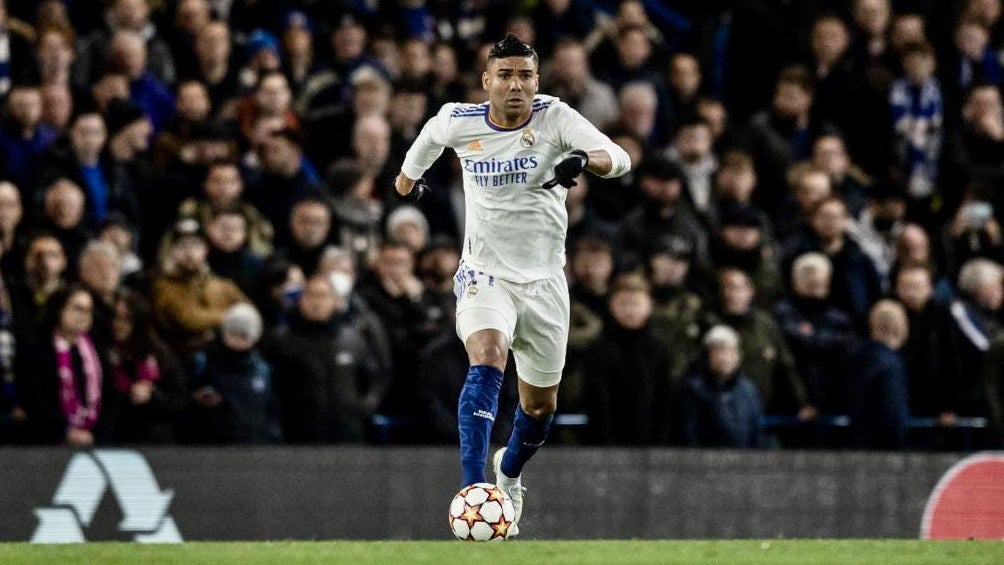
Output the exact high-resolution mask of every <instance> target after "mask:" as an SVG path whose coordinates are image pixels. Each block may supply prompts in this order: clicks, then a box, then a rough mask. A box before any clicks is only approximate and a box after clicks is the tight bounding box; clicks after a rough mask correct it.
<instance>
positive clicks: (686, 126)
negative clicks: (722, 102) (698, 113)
mask: <svg viewBox="0 0 1004 565" xmlns="http://www.w3.org/2000/svg"><path fill="white" fill-rule="evenodd" d="M712 141H713V140H712V138H711V128H710V127H709V126H708V124H707V123H705V122H703V121H701V120H699V119H691V120H686V121H683V122H682V123H681V124H680V127H679V129H677V130H676V136H675V138H674V140H673V144H672V145H671V146H670V147H669V150H668V151H667V152H666V156H667V157H669V159H670V160H672V161H673V162H674V163H676V165H677V166H678V167H680V170H681V171H683V175H684V178H685V179H686V181H687V182H686V185H687V200H688V201H689V202H690V203H691V205H692V206H693V207H694V210H695V211H696V212H697V213H698V214H700V215H701V216H702V217H705V216H706V215H707V214H708V210H709V209H710V207H711V203H712V202H711V201H712V195H711V181H712V178H713V177H714V175H715V173H716V172H717V171H718V159H717V158H716V157H715V155H714V153H713V152H712V149H713V144H712Z"/></svg>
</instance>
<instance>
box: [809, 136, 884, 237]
mask: <svg viewBox="0 0 1004 565" xmlns="http://www.w3.org/2000/svg"><path fill="white" fill-rule="evenodd" d="M812 164H813V165H815V166H816V167H817V168H819V169H822V170H823V171H825V172H826V174H828V175H829V176H830V185H831V186H832V188H833V193H834V194H837V195H839V196H840V197H841V198H843V199H844V202H846V203H847V207H848V209H850V212H851V215H853V216H854V217H857V216H858V215H860V214H861V211H862V210H863V209H864V206H865V200H866V197H867V193H868V192H869V189H870V188H871V185H872V179H871V178H870V177H869V176H868V175H866V174H865V173H864V171H862V170H861V169H860V168H859V167H857V166H856V165H854V164H853V163H852V162H851V157H850V155H848V153H847V147H846V144H845V143H844V140H843V139H842V138H841V137H840V136H839V135H821V136H819V137H818V138H816V142H815V143H814V144H813V146H812Z"/></svg>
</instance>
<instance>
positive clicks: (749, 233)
mask: <svg viewBox="0 0 1004 565" xmlns="http://www.w3.org/2000/svg"><path fill="white" fill-rule="evenodd" d="M766 221H767V219H766V218H765V217H764V215H763V213H762V212H760V211H759V210H757V209H755V208H752V207H729V208H726V209H725V210H723V212H722V214H721V219H720V220H719V222H720V226H719V230H718V233H717V234H716V236H715V238H714V239H713V240H712V241H711V256H712V258H713V259H714V261H715V264H716V265H717V266H718V267H719V268H721V267H733V268H737V269H740V270H742V271H743V272H744V273H746V276H748V277H750V278H751V279H752V281H753V284H754V286H756V288H757V293H758V294H759V296H758V298H757V303H758V304H762V305H767V304H773V303H774V302H776V300H777V298H778V297H780V296H781V294H783V292H784V280H783V278H782V276H781V270H780V266H779V265H778V258H777V250H776V249H774V247H773V245H771V243H770V242H769V241H767V239H766V238H767V233H766V231H767V230H766V227H765V226H766V224H765V222H766Z"/></svg>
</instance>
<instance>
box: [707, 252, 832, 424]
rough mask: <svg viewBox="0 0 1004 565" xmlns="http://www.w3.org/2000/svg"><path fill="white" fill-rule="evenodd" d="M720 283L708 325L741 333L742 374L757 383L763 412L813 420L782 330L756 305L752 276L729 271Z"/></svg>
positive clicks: (803, 384) (721, 277)
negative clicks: (796, 414)
mask: <svg viewBox="0 0 1004 565" xmlns="http://www.w3.org/2000/svg"><path fill="white" fill-rule="evenodd" d="M718 283H719V301H718V308H717V310H716V312H714V313H713V314H711V315H710V317H709V318H710V319H709V322H708V325H709V326H715V325H718V324H726V325H727V326H729V327H730V328H732V329H733V330H735V331H736V333H737V334H738V336H739V343H740V353H741V354H742V366H743V371H744V372H745V373H746V375H747V376H748V377H749V378H750V379H751V380H752V381H753V383H754V384H756V387H757V392H758V394H759V395H760V399H761V401H762V402H763V407H764V410H766V411H768V412H772V413H773V412H780V413H792V412H795V411H797V413H798V419H799V420H801V421H808V420H812V419H814V418H815V417H816V414H817V412H816V407H815V406H813V405H812V404H810V403H809V398H808V395H807V394H806V390H805V383H804V382H802V378H801V377H800V376H799V375H798V371H797V370H796V369H795V358H794V356H792V354H791V350H790V349H789V348H788V345H787V344H786V343H785V341H784V335H783V334H782V333H781V328H780V327H778V325H777V322H775V321H774V319H773V318H772V317H771V316H770V314H768V313H767V312H766V311H764V310H762V309H760V308H758V307H756V306H754V305H753V298H754V295H755V294H756V291H757V289H756V288H755V286H754V284H753V282H752V281H751V280H750V278H749V276H747V275H746V273H744V272H743V271H741V270H739V269H735V268H732V269H728V268H727V269H723V270H722V271H720V272H719V275H718Z"/></svg>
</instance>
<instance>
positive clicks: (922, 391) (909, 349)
mask: <svg viewBox="0 0 1004 565" xmlns="http://www.w3.org/2000/svg"><path fill="white" fill-rule="evenodd" d="M895 283H896V284H895V286H894V290H895V296H896V299H897V300H898V301H899V302H900V304H902V305H903V307H904V309H905V310H906V318H907V324H908V326H909V327H908V332H907V333H908V337H907V340H906V343H904V344H903V348H902V350H901V353H900V354H901V355H902V357H903V363H904V364H905V365H906V375H907V379H908V381H907V391H908V392H909V398H910V416H913V417H920V418H937V420H938V423H939V424H940V425H942V426H951V425H953V424H954V423H955V419H956V410H957V408H956V405H957V402H958V400H959V397H960V392H961V391H959V390H958V389H957V386H958V381H957V379H956V378H955V371H956V359H955V348H954V343H953V337H952V319H951V317H950V316H949V313H948V308H947V305H945V304H942V303H939V302H938V301H937V300H935V299H934V286H933V284H932V280H931V269H930V268H929V267H928V266H926V265H924V264H923V263H919V264H913V265H910V264H908V265H906V266H904V267H903V268H902V269H900V270H899V272H898V273H897V275H896V281H895Z"/></svg>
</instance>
